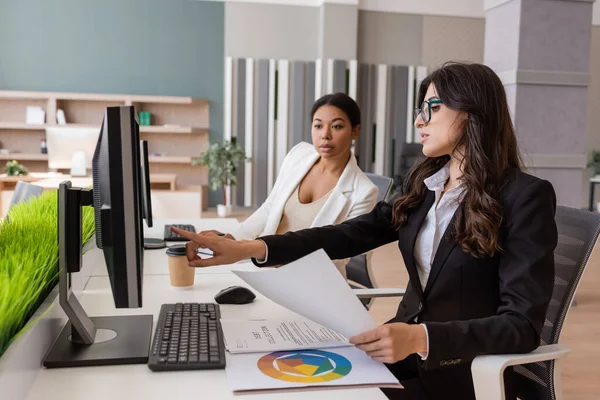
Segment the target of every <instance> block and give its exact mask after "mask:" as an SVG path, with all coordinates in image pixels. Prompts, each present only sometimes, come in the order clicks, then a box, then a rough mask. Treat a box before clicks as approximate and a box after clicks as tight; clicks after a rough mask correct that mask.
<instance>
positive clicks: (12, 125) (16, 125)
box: [0, 122, 47, 131]
mask: <svg viewBox="0 0 600 400" xmlns="http://www.w3.org/2000/svg"><path fill="white" fill-rule="evenodd" d="M46 127H47V125H45V124H43V125H34V124H26V123H24V122H0V129H13V130H25V131H43V130H44V129H46Z"/></svg>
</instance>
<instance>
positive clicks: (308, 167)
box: [205, 93, 378, 276]
mask: <svg viewBox="0 0 600 400" xmlns="http://www.w3.org/2000/svg"><path fill="white" fill-rule="evenodd" d="M311 121H312V128H311V136H312V142H313V143H312V144H310V143H306V142H301V143H299V144H297V145H296V146H294V148H292V149H291V150H290V151H289V152H288V154H287V156H286V158H285V160H284V161H283V163H282V165H281V168H280V171H279V174H278V176H277V181H276V182H275V185H274V186H273V189H272V191H271V193H270V194H269V196H268V197H267V199H266V200H265V202H264V203H263V204H262V205H261V206H260V208H259V209H257V210H256V211H255V212H254V213H253V214H252V215H251V216H250V217H248V219H246V220H245V221H244V222H243V223H241V224H240V226H239V228H238V229H237V230H236V231H235V232H231V233H230V234H228V235H227V236H228V237H230V238H232V239H237V240H249V239H255V238H257V237H259V236H264V235H272V234H283V233H285V232H288V231H291V230H294V231H295V230H300V229H305V228H312V227H317V226H325V225H331V224H338V223H341V222H343V221H345V220H348V219H351V218H354V217H357V216H359V215H362V214H366V213H368V212H370V211H371V210H372V209H373V207H374V206H375V203H376V202H377V194H378V189H377V187H376V186H375V185H374V184H373V183H372V182H371V180H370V179H369V178H368V177H367V176H366V175H365V174H364V173H363V172H362V171H361V169H360V168H359V167H358V164H357V163H356V158H355V157H354V155H353V154H352V152H351V146H352V141H353V140H354V139H356V138H357V137H358V132H359V130H360V108H359V107H358V105H357V104H356V102H355V101H354V100H353V99H352V98H350V97H349V96H347V95H346V94H344V93H336V94H330V95H326V96H323V97H322V98H320V99H319V100H317V101H316V102H315V104H314V105H313V108H312V110H311ZM205 233H206V234H210V233H215V232H214V231H209V232H205ZM345 261H346V260H343V261H342V262H336V265H337V267H338V269H339V270H340V272H341V273H342V275H344V276H345V268H344V266H345V263H346V262H345Z"/></svg>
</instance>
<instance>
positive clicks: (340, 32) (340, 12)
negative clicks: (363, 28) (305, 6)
mask: <svg viewBox="0 0 600 400" xmlns="http://www.w3.org/2000/svg"><path fill="white" fill-rule="evenodd" d="M320 12H321V19H320V24H321V30H320V33H321V36H320V38H319V39H318V40H319V43H320V45H321V47H322V48H321V49H320V50H321V51H320V52H319V53H320V57H321V58H323V59H327V58H332V59H337V60H356V47H357V46H356V41H357V35H358V8H356V6H351V5H345V4H323V6H322V7H321V10H320Z"/></svg>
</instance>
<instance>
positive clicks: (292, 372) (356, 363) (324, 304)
mask: <svg viewBox="0 0 600 400" xmlns="http://www.w3.org/2000/svg"><path fill="white" fill-rule="evenodd" d="M233 273H235V274H236V275H237V276H239V277H240V278H241V279H243V280H244V281H246V283H248V284H249V285H250V286H252V288H253V289H255V290H256V291H258V292H260V293H262V294H263V295H264V296H265V297H267V298H269V299H271V300H272V301H274V302H275V303H277V304H279V305H281V306H283V307H286V308H288V309H289V310H291V311H294V312H295V313H297V314H299V315H301V316H302V317H304V318H305V319H298V320H272V321H270V320H265V321H262V320H259V321H257V320H251V321H239V320H226V319H223V320H221V324H222V327H223V333H224V338H225V343H226V347H227V349H228V351H229V353H228V354H227V367H226V373H227V381H228V385H229V386H230V388H231V390H233V391H235V392H243V391H257V390H271V389H284V388H299V387H340V386H360V387H370V386H372V387H383V386H385V387H401V385H400V383H399V382H398V380H397V379H396V378H395V377H394V375H393V374H392V373H391V372H390V371H389V370H388V369H387V367H386V366H385V365H384V364H383V363H381V362H378V361H374V360H373V359H372V358H371V357H369V356H368V355H367V354H365V353H364V352H363V351H361V350H359V349H357V348H356V347H354V346H352V345H350V344H349V343H348V339H347V338H348V337H351V336H354V335H357V334H360V333H363V332H365V331H368V330H371V329H374V328H375V327H376V326H377V325H376V324H375V322H374V321H373V319H372V318H371V316H370V315H369V313H368V312H367V310H366V309H365V308H364V306H363V305H362V303H361V302H360V301H359V300H358V298H357V297H356V296H355V295H354V293H353V291H352V289H351V288H350V286H349V285H348V283H347V281H346V280H345V279H344V278H343V277H342V275H340V273H339V271H338V270H337V268H336V267H335V265H334V264H333V262H332V261H331V260H330V259H329V257H328V256H327V254H326V253H325V252H324V251H323V250H318V251H316V252H314V253H311V254H309V255H307V256H305V257H303V258H301V259H299V260H297V261H294V262H292V263H290V264H287V265H285V266H283V267H281V268H277V269H268V270H261V271H233Z"/></svg>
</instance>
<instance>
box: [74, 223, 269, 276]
mask: <svg viewBox="0 0 600 400" xmlns="http://www.w3.org/2000/svg"><path fill="white" fill-rule="evenodd" d="M165 224H191V225H194V227H195V228H196V232H199V231H202V230H209V229H215V230H218V231H221V232H226V233H229V232H232V231H234V230H235V229H236V228H237V227H238V225H239V222H238V221H237V219H235V218H200V219H156V220H154V221H153V224H152V225H153V226H152V228H148V227H147V226H145V224H144V236H145V237H147V238H152V237H154V238H162V237H163V231H164V228H165ZM173 243H176V242H168V243H167V245H171V244H173ZM179 243H182V242H179ZM166 250H167V249H166V248H163V249H156V250H145V251H144V275H164V274H169V264H168V259H167V257H168V256H167V254H166ZM85 257H86V259H85V261H84V262H86V263H88V262H92V263H93V265H94V268H93V269H92V271H91V275H92V276H108V272H107V269H106V263H105V261H104V255H103V253H102V250H100V249H98V248H94V249H92V250H90V251H89V252H88V253H86V254H85ZM232 269H237V270H243V271H254V270H257V269H258V268H256V267H255V266H254V264H252V263H251V262H250V260H246V261H244V262H241V263H237V264H231V265H223V266H218V267H208V268H197V269H196V274H211V273H225V272H229V271H230V270H232Z"/></svg>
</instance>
